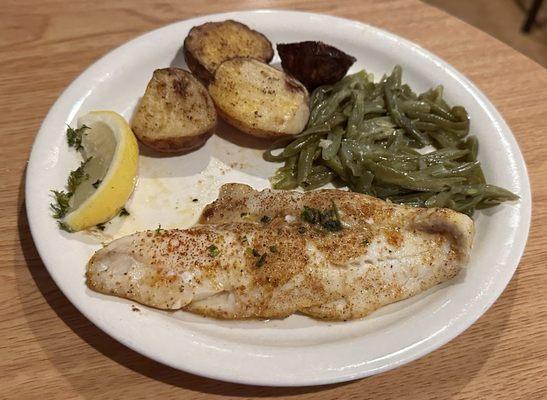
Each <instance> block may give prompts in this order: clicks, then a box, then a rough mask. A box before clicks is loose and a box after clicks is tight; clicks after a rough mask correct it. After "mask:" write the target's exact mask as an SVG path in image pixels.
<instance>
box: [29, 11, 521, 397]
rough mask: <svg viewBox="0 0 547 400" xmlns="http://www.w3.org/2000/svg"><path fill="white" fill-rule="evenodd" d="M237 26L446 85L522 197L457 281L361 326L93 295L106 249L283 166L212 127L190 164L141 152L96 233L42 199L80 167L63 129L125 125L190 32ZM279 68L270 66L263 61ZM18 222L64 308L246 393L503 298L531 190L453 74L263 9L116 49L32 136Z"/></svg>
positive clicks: (312, 21) (417, 349)
mask: <svg viewBox="0 0 547 400" xmlns="http://www.w3.org/2000/svg"><path fill="white" fill-rule="evenodd" d="M225 19H235V20H238V21H241V22H243V23H244V24H247V25H249V26H250V27H251V28H253V29H256V30H258V31H260V32H262V33H263V34H265V35H266V36H267V37H268V38H269V39H270V40H271V42H272V43H273V44H274V47H275V44H276V43H281V42H297V41H304V40H320V41H323V42H326V43H329V44H332V45H334V46H336V47H338V48H340V49H342V50H343V51H345V52H347V53H348V54H351V55H353V56H355V57H356V58H357V62H356V63H355V65H354V66H353V67H352V69H351V70H350V72H355V71H358V70H360V69H363V68H365V69H366V70H367V71H369V72H372V73H374V75H375V77H376V79H378V78H379V77H380V76H381V75H382V74H383V73H387V72H389V71H391V69H392V68H393V66H394V65H395V64H400V65H401V66H402V67H403V80H404V81H406V82H408V83H409V84H410V85H411V86H412V87H413V88H414V89H415V90H417V91H424V90H426V89H429V88H430V87H433V86H436V85H438V84H442V85H444V87H445V97H446V99H447V100H448V102H449V103H453V104H461V105H463V106H465V107H466V108H467V110H468V112H469V114H470V116H471V130H472V132H473V133H474V134H475V135H477V136H478V137H479V140H480V144H481V147H480V152H479V159H480V160H481V162H482V165H483V169H484V172H485V174H486V177H487V179H488V181H489V182H490V183H493V184H496V185H499V186H502V187H505V188H507V189H509V190H511V191H513V192H514V193H517V194H518V195H519V196H520V200H519V201H518V202H515V203H511V204H503V205H501V206H498V207H496V208H493V209H489V210H486V211H482V212H477V213H476V216H475V221H476V228H477V234H476V238H475V242H474V248H473V252H472V256H471V261H470V263H469V264H468V266H467V267H466V268H465V269H464V271H462V272H461V273H460V274H459V275H458V277H456V278H455V279H453V280H452V281H450V282H447V283H445V284H443V285H440V286H437V287H435V288H433V289H431V290H428V291H427V292H425V293H422V294H420V295H418V296H416V297H413V298H410V299H408V300H405V301H401V302H398V303H395V304H392V305H389V306H387V307H384V308H382V309H380V310H378V311H377V312H374V313H373V314H371V315H369V316H368V317H366V318H363V319H360V320H356V321H348V322H340V323H333V322H322V321H316V320H313V319H310V318H308V317H305V316H303V315H292V316H290V317H289V318H286V319H283V320H269V321H219V320H214V319H210V318H204V317H200V316H197V315H193V314H190V313H186V312H183V311H178V312H174V313H169V312H163V311H159V310H155V309H151V308H147V307H144V306H141V305H137V304H136V303H132V302H130V301H127V300H123V299H119V298H115V297H110V296H104V295H100V294H97V293H95V292H92V291H90V290H89V289H88V288H87V287H86V285H85V281H84V272H85V266H86V263H87V261H88V259H89V258H90V256H91V255H92V254H93V252H94V251H96V250H97V249H99V248H100V247H101V243H102V242H108V241H109V240H111V239H113V238H116V237H120V236H123V235H126V234H129V233H132V232H135V231H138V230H144V229H154V228H156V227H158V225H159V224H161V226H162V228H174V227H177V228H186V227H189V226H192V225H193V224H194V223H195V222H196V221H197V219H198V217H199V213H200V211H201V209H202V208H203V207H204V206H205V204H207V203H208V202H211V201H213V200H214V199H215V198H216V196H217V194H218V188H219V187H220V186H221V185H222V184H223V183H227V182H242V183H247V184H249V185H251V186H253V187H255V188H257V189H263V188H266V187H269V182H268V177H269V176H271V175H272V173H273V172H274V171H275V169H276V168H277V167H278V166H279V165H278V164H274V163H268V162H266V161H263V159H262V157H261V152H262V149H261V148H260V144H259V143H256V142H253V141H252V140H245V139H244V137H243V135H241V134H239V133H238V132H236V131H235V130H234V129H231V128H230V127H228V126H226V125H223V124H221V126H220V127H219V130H218V134H217V135H215V136H213V137H211V139H210V140H209V141H208V142H207V143H206V145H205V146H203V147H202V148H200V149H199V150H196V151H194V152H192V153H189V154H186V155H181V156H173V157H165V156H163V157H160V156H157V155H156V154H154V153H151V152H149V151H146V149H142V148H141V156H140V165H139V181H138V184H137V188H136V190H135V192H134V194H133V197H132V198H131V200H130V202H129V203H128V205H127V209H128V210H129V212H130V213H131V215H130V216H128V217H125V218H121V217H117V218H115V219H114V220H113V221H112V222H111V223H109V224H107V228H106V230H105V231H104V232H102V233H93V234H92V233H75V234H69V233H66V232H62V231H60V230H59V229H58V227H57V223H56V221H55V220H54V219H53V218H52V217H51V212H50V210H49V203H50V202H51V201H52V199H51V193H50V190H51V189H61V188H63V186H64V184H65V183H66V178H67V175H68V172H69V171H70V170H72V169H74V168H75V166H77V165H78V163H79V162H80V160H79V158H78V157H79V156H78V154H77V153H76V152H75V151H74V150H72V149H69V148H68V147H67V144H66V138H65V130H66V124H71V125H73V126H74V125H75V124H76V121H77V118H78V117H79V116H81V115H83V114H85V113H87V112H88V111H91V110H114V111H117V112H119V113H120V114H122V115H123V116H124V117H125V118H126V119H128V120H129V119H130V118H131V116H132V113H133V110H134V109H135V106H136V104H137V102H138V100H139V99H140V96H142V94H143V93H144V89H145V88H146V84H147V83H148V81H149V79H150V77H151V75H152V71H154V69H156V68H163V67H167V66H170V65H171V66H177V67H181V68H186V64H185V62H184V57H183V56H182V51H181V45H182V42H183V40H184V38H185V37H186V35H187V33H188V31H189V30H190V28H192V27H193V26H195V25H199V24H202V23H204V22H207V21H218V20H225ZM272 63H273V64H274V65H279V58H278V57H277V56H276V57H275V58H274V60H273V62H272ZM26 204H27V213H28V218H29V223H30V228H31V230H32V236H33V238H34V241H35V243H36V247H37V248H38V251H39V253H40V256H41V257H42V260H43V261H44V264H45V265H46V267H47V269H48V271H49V273H50V274H51V276H52V277H53V279H54V280H55V282H56V283H57V285H58V286H59V288H60V289H61V290H62V291H63V293H64V294H65V295H66V296H67V297H68V299H69V300H70V301H71V302H72V303H73V304H74V305H75V306H76V307H77V308H78V309H79V310H80V311H81V312H82V313H83V314H84V315H85V316H86V317H87V318H89V319H90V320H91V321H92V322H93V323H94V324H95V325H97V326H98V327H99V328H100V329H102V330H103V331H105V332H106V333H108V334H109V335H111V336H112V337H114V338H116V339H117V340H118V341H120V342H121V343H123V344H125V345H126V346H128V347H130V348H132V349H134V350H135V351H138V352H139V353H142V354H144V355H146V356H147V357H150V358H152V359H154V360H157V361H159V362H161V363H164V364H167V365H169V366H171V367H174V368H178V369H180V370H184V371H189V372H192V373H195V374H198V375H203V376H207V377H211V378H216V379H221V380H225V381H231V382H239V383H246V384H255V385H272V386H302V385H317V384H326V383H332V382H340V381H347V380H351V379H356V378H360V377H364V376H368V375H373V374H377V373H379V372H382V371H386V370H389V369H392V368H395V367H397V366H399V365H402V364H404V363H407V362H409V361H412V360H415V359H417V358H418V357H421V356H423V355H425V354H427V353H429V352H431V351H433V350H434V349H436V348H438V347H439V346H442V345H443V344H445V343H446V342H448V341H449V340H451V339H452V338H454V337H455V336H456V335H458V334H459V333H461V332H462V331H463V330H465V329H466V328H467V327H469V326H470V325H471V324H472V323H473V322H474V321H476V320H477V318H479V317H480V316H481V315H482V314H483V313H484V312H485V311H486V310H487V309H488V307H490V305H492V303H493V302H494V301H495V300H496V299H497V298H498V296H499V295H500V294H501V293H502V291H503V289H504V288H505V286H506V285H507V283H508V282H509V280H510V279H511V276H512V275H513V273H514V271H515V269H516V268H517V265H518V263H519V259H520V257H521V255H522V252H523V250H524V247H525V244H526V238H527V235H528V228H529V224H530V213H531V205H530V186H529V183H528V177H527V174H526V167H525V164H524V160H523V158H522V155H521V153H520V151H519V148H518V145H517V143H516V141H515V138H514V137H513V135H512V134H511V131H510V129H509V127H508V126H507V124H506V123H505V122H504V120H503V119H502V117H501V116H500V114H499V113H498V111H497V110H496V109H495V107H494V106H493V105H492V104H491V103H490V102H489V101H488V99H487V98H486V97H485V95H484V94H483V93H482V92H481V91H480V90H479V89H477V87H475V86H474V85H473V84H472V83H471V82H470V81H469V80H468V79H466V78H465V77H464V76H463V75H462V74H461V73H459V72H458V71H456V70H455V69H454V68H453V67H451V66H450V65H448V64H447V63H446V62H444V61H442V60H441V59H439V58H438V57H436V56H434V55H433V54H431V53H429V52H428V51H426V50H424V49H422V48H421V47H419V46H417V45H415V44H413V43H411V42H409V41H407V40H405V39H402V38H400V37H398V36H396V35H393V34H391V33H388V32H385V31H383V30H380V29H377V28H374V27H371V26H368V25H365V24H362V23H359V22H355V21H350V20H346V19H341V18H335V17H331V16H327V15H320V14H310V13H303V12H292V11H278V10H259V11H243V12H231V13H225V14H215V15H208V16H204V17H199V18H194V19H190V20H186V21H181V22H177V23H174V24H172V25H168V26H165V27H163V28H160V29H157V30H155V31H152V32H149V33H147V34H145V35H143V36H140V37H138V38H136V39H134V40H132V41H130V42H129V43H127V44H125V45H123V46H121V47H119V48H117V49H115V50H113V51H112V52H110V53H109V54H107V55H106V56H104V57H103V58H101V59H100V60H99V61H97V62H96V63H94V64H93V65H92V66H90V67H89V68H88V69H87V70H86V71H85V72H84V73H82V74H81V75H80V76H79V77H78V78H77V79H76V80H75V81H74V82H73V83H72V84H71V85H70V86H69V87H68V88H67V89H66V90H65V91H64V92H63V94H62V95H61V96H60V97H59V99H58V100H57V102H56V103H55V104H54V106H53V107H52V108H51V110H50V111H49V113H48V115H47V117H46V119H45V120H44V122H43V124H42V127H41V129H40V131H39V133H38V136H37V137H36V140H35V143H34V146H33V149H32V154H31V157H30V161H29V165H28V171H27V181H26Z"/></svg>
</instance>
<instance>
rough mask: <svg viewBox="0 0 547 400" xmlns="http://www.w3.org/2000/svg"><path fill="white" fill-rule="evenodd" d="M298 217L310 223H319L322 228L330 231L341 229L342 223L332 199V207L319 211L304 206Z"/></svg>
mask: <svg viewBox="0 0 547 400" xmlns="http://www.w3.org/2000/svg"><path fill="white" fill-rule="evenodd" d="M300 218H301V219H302V220H304V221H306V222H308V223H310V224H312V225H316V224H319V225H320V226H321V227H322V228H323V229H326V230H327V231H330V232H338V231H340V230H342V223H341V222H340V216H339V214H338V208H337V207H336V204H335V203H334V201H333V202H332V208H330V209H328V210H325V211H321V210H318V209H317V208H311V207H308V206H304V210H303V211H302V213H301V214H300Z"/></svg>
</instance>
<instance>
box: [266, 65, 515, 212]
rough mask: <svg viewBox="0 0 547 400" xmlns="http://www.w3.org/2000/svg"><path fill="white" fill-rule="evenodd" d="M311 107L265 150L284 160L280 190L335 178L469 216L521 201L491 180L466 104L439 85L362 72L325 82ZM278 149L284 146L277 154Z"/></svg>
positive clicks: (276, 183) (276, 182) (398, 74)
mask: <svg viewBox="0 0 547 400" xmlns="http://www.w3.org/2000/svg"><path fill="white" fill-rule="evenodd" d="M310 108H311V109H310V118H309V121H308V124H307V125H306V129H305V130H304V131H303V132H301V133H299V134H298V135H295V136H292V137H289V138H288V139H281V140H279V141H276V142H275V143H273V144H272V146H271V147H270V148H269V149H268V150H267V151H266V152H265V153H264V159H266V160H267V161H273V162H281V161H283V162H285V165H284V166H283V167H281V168H279V169H278V170H277V172H276V173H275V175H274V176H273V177H272V178H271V183H272V186H273V187H274V188H276V189H295V188H297V187H299V186H300V187H302V188H304V189H305V190H312V189H316V188H319V187H322V186H324V185H326V184H327V183H331V182H332V183H333V184H335V185H346V186H348V187H349V188H350V189H351V190H353V191H356V192H360V193H367V194H370V195H373V196H377V197H379V198H382V199H387V200H390V201H392V202H396V203H403V204H409V205H414V206H419V207H448V208H452V209H454V210H457V211H460V212H463V213H466V214H468V215H472V214H473V212H474V210H475V209H482V208H487V207H492V206H495V205H498V204H500V203H502V202H505V201H514V200H516V199H518V196H516V195H514V194H513V193H511V192H509V191H507V190H505V189H502V188H499V187H497V186H493V185H488V184H486V180H485V178H484V174H483V171H482V168H481V166H480V162H479V161H478V159H477V156H478V140H477V138H476V137H475V136H470V135H469V127H470V119H469V116H468V114H467V111H466V110H465V108H464V107H462V106H453V107H452V106H450V105H449V104H448V103H447V102H446V101H445V100H444V99H443V87H442V86H440V85H439V86H437V87H435V88H433V89H430V90H428V91H426V92H424V93H421V94H417V93H415V92H414V91H412V89H411V88H410V86H408V85H407V84H406V83H403V82H402V70H401V68H400V67H399V66H395V67H394V68H393V71H392V72H391V74H390V75H384V76H383V77H382V78H381V79H380V81H379V82H377V83H374V81H373V77H372V75H371V74H368V73H367V72H366V71H361V72H359V73H357V74H353V75H348V76H346V77H344V78H343V79H341V80H340V81H339V82H337V83H335V84H334V85H326V86H321V87H319V88H317V89H316V90H315V91H314V92H313V93H312V95H311V100H310ZM426 145H431V146H433V149H431V148H430V147H427V148H425V147H424V146H426ZM275 149H281V150H280V151H279V150H278V151H279V152H278V153H276V154H273V152H274V150H275Z"/></svg>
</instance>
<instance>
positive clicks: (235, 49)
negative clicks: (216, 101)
mask: <svg viewBox="0 0 547 400" xmlns="http://www.w3.org/2000/svg"><path fill="white" fill-rule="evenodd" d="M183 52H184V59H185V60H186V64H187V65H188V69H190V71H192V73H193V74H194V75H195V76H197V77H198V78H199V79H200V80H201V81H202V82H205V83H208V82H210V81H211V80H212V79H213V76H214V73H215V71H216V69H217V68H218V66H219V65H220V64H222V62H224V61H226V60H228V59H230V58H234V57H251V58H256V59H257V60H260V61H262V62H265V63H269V62H270V61H271V59H272V58H273V54H274V53H273V48H272V44H271V42H270V41H269V40H268V39H267V38H266V36H264V35H263V34H262V33H260V32H257V31H255V30H253V29H251V28H249V27H248V26H247V25H245V24H242V23H241V22H237V21H234V20H226V21H220V22H206V23H204V24H202V25H198V26H194V27H193V28H192V29H190V32H189V33H188V36H186V38H185V39H184V46H183Z"/></svg>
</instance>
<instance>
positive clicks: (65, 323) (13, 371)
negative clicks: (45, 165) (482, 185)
mask: <svg viewBox="0 0 547 400" xmlns="http://www.w3.org/2000/svg"><path fill="white" fill-rule="evenodd" d="M266 7H283V8H295V9H298V10H309V11H316V12H323V13H329V14H333V15H339V16H343V17H349V18H354V19H358V20H361V21H363V22H366V23H369V24H372V25H376V26H379V27H381V28H385V29H387V30H390V31H392V32H394V33H396V34H398V35H400V36H403V37H406V38H408V39H410V40H412V41H415V42H417V43H419V44H421V45H422V46H423V47H425V48H427V49H429V50H431V51H433V52H434V53H436V54H438V55H439V56H441V57H442V58H444V59H445V60H446V61H448V62H449V63H451V64H452V65H454V66H455V67H456V68H457V69H459V70H460V71H462V72H463V73H464V74H465V75H466V76H468V77H469V78H470V79H471V80H473V81H474V82H475V83H476V84H477V85H478V86H479V87H480V88H481V89H482V90H483V91H484V92H485V93H486V95H487V96H488V97H489V98H490V99H491V100H492V101H493V103H494V104H495V105H496V106H497V107H498V109H499V110H500V111H501V113H502V114H503V116H504V117H505V118H506V120H507V122H508V123H509V125H510V126H511V128H512V129H513V132H514V134H515V135H516V137H517V140H518V142H519V144H520V146H521V149H522V151H523V152H524V156H525V158H526V162H527V164H528V168H529V173H530V178H531V181H532V187H533V193H534V218H533V223H532V230H531V232H530V239H529V241H528V246H527V250H526V253H525V255H524V258H523V259H522V262H521V264H520V266H519V268H518V271H517V273H516V275H515V276H514V278H513V280H512V281H511V283H510V284H509V286H508V288H507V289H506V290H505V292H504V293H503V295H502V296H501V297H500V298H499V299H498V301H497V302H496V303H495V304H494V306H493V307H492V308H491V309H490V310H489V311H488V312H487V313H486V314H485V315H484V316H483V317H482V318H480V320H479V321H478V322H477V323H475V324H474V325H473V326H472V327H471V328H470V329H468V330H467V331H466V332H465V333H464V334H462V335H461V336H459V337H458V338H456V339H455V340H453V341H452V342H450V343H449V344H447V345H446V346H444V347H442V348H441V349H439V350H437V351H435V352H433V353H432V354H430V355H428V356H426V357H424V358H422V359H420V360H418V361H415V362H413V363H411V364H409V365H406V366H403V367H401V368H398V369H396V370H394V371H390V372H387V373H384V374H382V375H379V376H375V377H371V378H367V379H363V380H359V381H355V382H349V383H345V384H338V385H329V386H322V387H308V388H266V387H251V386H244V385H236V384H229V383H223V382H218V381H214V380H209V379H205V378H201V377H198V376H193V375H190V374H186V373H183V372H179V371H176V370H174V369H171V368H167V367H164V366H162V365H160V364H158V363H156V362H154V361H151V360H148V359H146V358H144V357H143V356H141V355H139V354H137V353H135V352H133V351H131V350H129V349H127V348H125V347H124V346H122V345H121V344H119V343H117V342H116V341H114V340H113V339H111V338H109V337H108V336H107V335H106V334H104V333H102V332H101V331H100V330H99V329H97V328H95V327H94V326H93V325H92V324H91V323H90V322H89V321H88V320H87V319H86V318H84V317H83V316H82V314H80V313H79V312H78V311H77V310H76V309H75V308H74V307H73V306H72V305H71V304H70V303H69V302H68V300H67V299H66V298H65V297H64V296H63V294H61V293H60V291H59V289H58V288H57V287H56V286H55V284H54V283H53V281H52V280H51V278H50V277H49V275H48V273H47V271H46V270H45V268H44V265H43V264H42V262H41V261H40V258H39V257H38V254H37V252H36V249H35V248H34V245H33V242H32V239H31V236H30V233H29V229H28V223H27V219H26V216H25V209H24V195H23V193H24V191H23V186H24V172H25V165H26V161H27V158H28V155H29V152H30V147H31V144H32V141H33V140H34V136H35V134H36V132H37V130H38V128H39V126H40V123H41V121H42V119H43V118H44V116H45V114H46V112H47V111H48V109H49V108H50V106H51V105H52V104H53V102H54V101H55V99H56V98H57V97H58V96H59V94H60V93H61V91H62V90H63V89H64V88H65V87H66V86H67V85H68V84H69V83H70V82H71V81H72V80H73V79H74V78H75V77H76V76H77V75H78V74H79V73H80V72H82V71H83V70H84V69H85V68H86V67H87V66H88V65H89V64H90V63H91V62H93V61H95V60H97V59H98V58H99V57H101V56H102V55H103V54H104V53H105V52H107V51H108V50H110V49H113V48H115V47H116V46H118V45H120V44H122V43H124V42H125V41H127V40H129V39H131V38H133V37H135V36H137V35H138V34H140V33H142V32H145V31H148V30H151V29H154V28H157V27H160V26H162V25H164V24H167V23H170V22H172V21H176V20H182V19H186V18H190V17H193V16H196V15H200V14H207V13H214V12H220V11H227V10H236V9H250V8H266ZM0 66H1V68H0V71H1V72H2V73H1V75H0V132H1V134H0V160H1V161H0V163H1V164H0V177H1V178H0V185H1V190H0V215H2V217H3V218H4V222H3V223H2V224H1V226H0V232H1V234H0V246H1V252H0V278H1V283H2V286H1V291H0V307H1V311H2V318H1V321H0V346H1V350H0V371H1V373H0V398H2V399H3V398H9V399H27V398H37V399H57V398H59V399H72V398H100V399H122V398H131V399H141V398H151V397H154V398H161V399H166V398H181V399H205V398H220V397H278V396H281V397H283V396H286V397H289V396H295V395H298V396H300V397H302V398H307V399H333V398H341V399H350V398H351V399H364V398H371V399H449V398H454V399H485V398H497V399H540V398H542V399H545V398H546V397H547V381H546V379H547V378H546V374H547V368H546V367H547V289H546V288H547V278H546V277H547V271H546V262H547V242H546V240H545V239H543V235H544V234H546V233H547V229H546V228H545V227H546V226H547V146H546V141H547V72H546V70H545V69H543V68H542V67H540V66H539V65H538V64H535V63H534V62H532V61H531V60H529V59H528V58H526V57H525V56H523V55H522V54H519V53H518V52H516V51H515V50H513V49H511V48H509V47H507V46H505V45H504V44H502V43H500V42H498V41H497V40H495V39H493V38H492V37H490V36H488V35H487V34H485V33H483V32H481V31H478V30H477V29H474V28H472V27H471V26H469V25H467V24H465V23H463V22H462V21H460V20H458V19H456V18H454V17H451V16H449V15H447V14H445V13H443V12H441V11H439V10H437V9H435V8H432V7H429V6H426V5H425V4H422V3H419V2H418V1H414V0H393V1H381V2H380V1H373V0H370V1H363V0H349V1H343V2H339V1H334V0H317V1H313V0H309V1H308V0H280V1H273V0H257V1H251V0H237V1H231V0H221V1H215V2H212V1H211V2H208V1H205V0H189V1H181V0H178V1H173V0H164V1H162V2H161V3H158V4H156V5H151V4H149V2H147V1H132V0H117V1H115V2H111V1H106V0H94V1H83V2H75V1H56V0H44V1H29V0H22V1H18V2H15V1H9V0H5V1H3V2H2V12H1V14H0ZM500 162H503V160H500Z"/></svg>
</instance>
